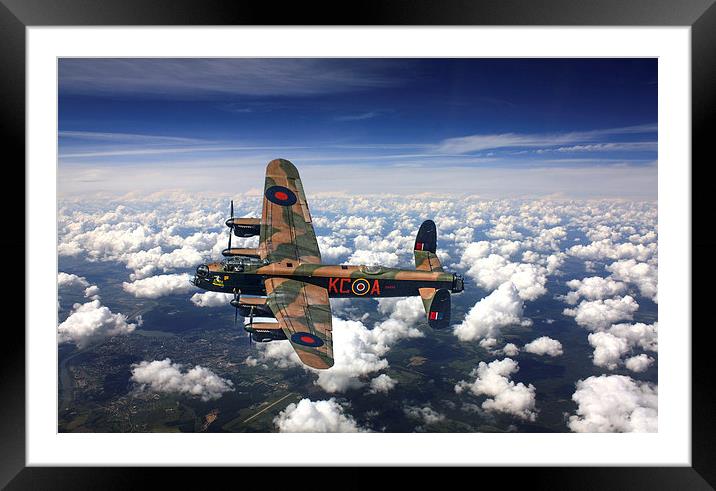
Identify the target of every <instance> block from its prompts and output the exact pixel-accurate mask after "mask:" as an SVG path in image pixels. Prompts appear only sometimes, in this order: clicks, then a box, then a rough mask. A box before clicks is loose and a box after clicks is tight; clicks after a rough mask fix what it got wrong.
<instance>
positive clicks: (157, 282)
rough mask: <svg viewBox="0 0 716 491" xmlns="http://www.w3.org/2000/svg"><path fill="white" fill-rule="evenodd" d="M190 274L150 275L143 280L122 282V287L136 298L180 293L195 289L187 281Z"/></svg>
mask: <svg viewBox="0 0 716 491" xmlns="http://www.w3.org/2000/svg"><path fill="white" fill-rule="evenodd" d="M190 279H191V276H189V275H188V274H186V273H185V274H165V275H159V276H151V277H149V278H145V279H143V280H136V281H133V282H132V283H127V282H126V281H125V282H124V283H122V289H123V290H124V291H126V292H127V293H131V294H132V295H134V296H135V297H137V298H159V297H164V296H166V295H180V294H183V293H188V292H190V291H192V290H196V287H195V286H194V285H192V284H191V283H189V280H190Z"/></svg>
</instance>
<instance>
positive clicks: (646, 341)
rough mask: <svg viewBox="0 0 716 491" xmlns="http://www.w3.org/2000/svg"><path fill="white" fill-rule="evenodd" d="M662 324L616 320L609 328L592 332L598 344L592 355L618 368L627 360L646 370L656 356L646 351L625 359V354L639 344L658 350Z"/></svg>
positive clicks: (631, 365)
mask: <svg viewBox="0 0 716 491" xmlns="http://www.w3.org/2000/svg"><path fill="white" fill-rule="evenodd" d="M657 331H658V326H657V324H656V323H654V324H643V323H637V324H616V325H614V326H611V327H610V328H609V329H607V330H605V331H600V332H596V333H592V334H590V335H589V336H588V340H589V344H590V345H591V346H592V347H593V348H594V354H593V356H592V359H593V362H594V364H595V365H596V366H599V367H604V368H607V369H608V370H614V369H616V368H617V367H619V366H620V365H622V364H623V363H624V364H625V366H626V368H627V369H629V370H632V371H634V372H643V371H644V370H646V369H647V368H648V367H649V366H650V365H651V364H652V363H653V362H654V359H653V358H651V357H648V356H647V355H646V354H641V355H638V356H633V357H631V358H629V360H627V362H626V363H625V362H624V360H623V357H624V356H625V355H626V354H628V353H630V352H631V351H632V350H633V349H635V348H641V349H643V350H645V351H654V352H656V351H657V350H658V332H657Z"/></svg>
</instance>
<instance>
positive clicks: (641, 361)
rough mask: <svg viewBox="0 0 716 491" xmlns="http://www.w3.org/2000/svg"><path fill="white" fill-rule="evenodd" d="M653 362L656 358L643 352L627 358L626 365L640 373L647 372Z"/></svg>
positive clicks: (628, 368)
mask: <svg viewBox="0 0 716 491" xmlns="http://www.w3.org/2000/svg"><path fill="white" fill-rule="evenodd" d="M653 363H654V358H652V357H651V356H648V355H646V354H645V353H642V354H640V355H637V356H632V357H631V358H627V359H626V361H625V362H624V365H625V366H626V368H627V370H631V371H632V372H637V373H640V372H645V371H646V370H647V369H648V368H649V367H650V366H651V365H652V364H653Z"/></svg>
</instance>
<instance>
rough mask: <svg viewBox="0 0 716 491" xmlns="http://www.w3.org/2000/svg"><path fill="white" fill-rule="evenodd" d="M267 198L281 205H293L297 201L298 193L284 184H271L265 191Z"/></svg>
mask: <svg viewBox="0 0 716 491" xmlns="http://www.w3.org/2000/svg"><path fill="white" fill-rule="evenodd" d="M264 195H265V196H266V199H267V200H269V201H270V202H271V203H274V204H277V205H280V206H291V205H293V204H294V203H296V201H297V198H296V194H295V193H294V192H293V191H291V190H290V189H288V188H285V187H283V186H271V187H270V188H268V189H267V190H266V192H265V193H264Z"/></svg>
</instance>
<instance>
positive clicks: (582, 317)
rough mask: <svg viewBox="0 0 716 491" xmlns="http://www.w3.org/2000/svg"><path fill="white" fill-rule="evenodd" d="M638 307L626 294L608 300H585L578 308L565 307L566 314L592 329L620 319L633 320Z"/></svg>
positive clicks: (603, 327) (602, 327)
mask: <svg viewBox="0 0 716 491" xmlns="http://www.w3.org/2000/svg"><path fill="white" fill-rule="evenodd" d="M638 309H639V304H638V303H636V300H634V299H633V298H632V297H631V296H629V295H626V296H625V297H616V298H609V299H606V300H593V301H586V300H583V301H582V302H581V303H580V304H579V305H578V306H577V308H576V309H564V315H569V316H572V317H574V320H575V321H576V322H577V324H579V325H580V326H582V327H585V328H587V329H589V330H590V331H598V330H603V329H606V328H608V327H609V326H610V325H612V324H613V323H615V322H618V321H620V320H625V319H627V320H631V319H632V317H633V315H634V312H636V311H637V310H638Z"/></svg>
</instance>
